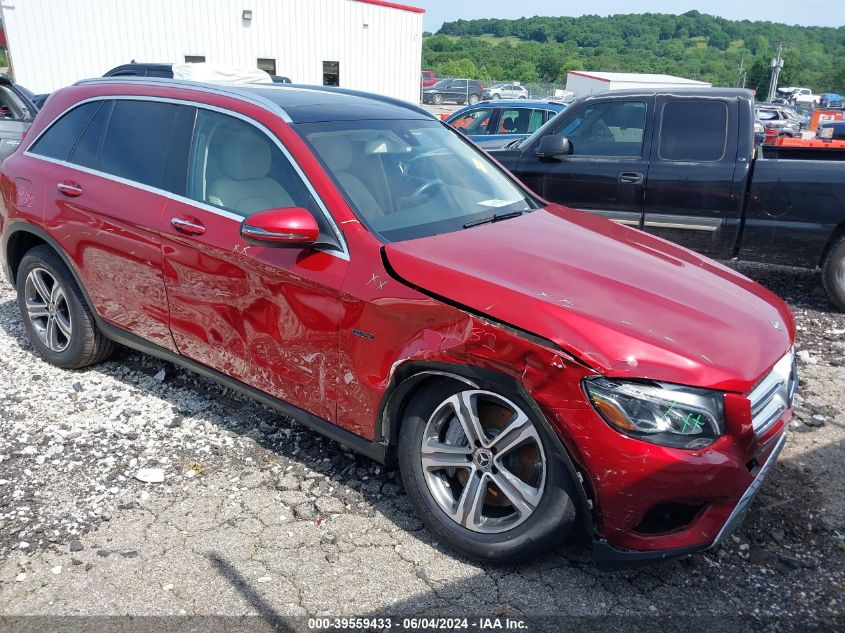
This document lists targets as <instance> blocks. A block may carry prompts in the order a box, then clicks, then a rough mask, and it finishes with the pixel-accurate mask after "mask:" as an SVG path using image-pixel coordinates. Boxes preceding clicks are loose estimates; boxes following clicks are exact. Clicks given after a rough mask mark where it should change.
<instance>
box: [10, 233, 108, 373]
mask: <svg viewBox="0 0 845 633" xmlns="http://www.w3.org/2000/svg"><path fill="white" fill-rule="evenodd" d="M15 285H16V287H17V291H18V306H19V308H20V312H21V316H22V317H23V323H24V329H25V331H26V335H27V338H29V341H30V343H32V345H33V347H35V350H36V351H37V352H38V354H39V356H41V357H42V358H43V359H44V360H46V361H47V362H49V363H52V364H53V365H57V366H59V367H62V368H64V369H81V368H83V367H87V366H88V365H93V364H94V363H98V362H100V361H102V360H105V359H106V358H107V357H108V356H109V355H111V353H112V351H113V349H114V343H112V342H111V341H110V340H108V339H107V338H105V337H104V336H103V335H102V334H101V333H100V331H99V330H98V328H97V325H96V322H95V320H94V316H93V314H92V313H91V310H90V308H89V307H88V305H87V303H86V301H85V297H84V295H83V294H82V291H81V290H80V289H79V286H78V285H77V284H76V281H75V280H74V278H73V275H72V274H71V273H70V271H69V270H68V269H67V266H65V263H64V262H63V261H62V259H61V258H60V257H59V256H58V255H57V254H56V253H55V252H54V251H53V250H52V249H50V248H49V247H47V246H36V247H35V248H33V249H32V250H30V251H29V252H28V253H27V254H26V255H24V257H23V259H22V260H21V263H20V266H19V267H18V274H17V279H16V283H15Z"/></svg>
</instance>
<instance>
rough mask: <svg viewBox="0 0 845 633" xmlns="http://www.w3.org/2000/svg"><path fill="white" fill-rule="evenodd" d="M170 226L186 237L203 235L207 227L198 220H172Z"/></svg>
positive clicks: (177, 218) (176, 218) (178, 218)
mask: <svg viewBox="0 0 845 633" xmlns="http://www.w3.org/2000/svg"><path fill="white" fill-rule="evenodd" d="M170 224H172V225H173V228H175V229H176V230H177V231H179V232H180V233H184V234H185V235H202V234H203V233H205V225H204V224H203V223H202V222H200V221H199V220H197V219H196V218H193V217H192V218H180V217H179V216H177V217H175V218H170Z"/></svg>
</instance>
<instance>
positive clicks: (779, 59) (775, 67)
mask: <svg viewBox="0 0 845 633" xmlns="http://www.w3.org/2000/svg"><path fill="white" fill-rule="evenodd" d="M782 68H783V44H778V51H777V54H776V55H775V57H773V58H772V80H771V82H770V83H769V103H771V102H772V99H774V98H775V97H776V96H777V92H778V77H779V76H780V71H781V69H782Z"/></svg>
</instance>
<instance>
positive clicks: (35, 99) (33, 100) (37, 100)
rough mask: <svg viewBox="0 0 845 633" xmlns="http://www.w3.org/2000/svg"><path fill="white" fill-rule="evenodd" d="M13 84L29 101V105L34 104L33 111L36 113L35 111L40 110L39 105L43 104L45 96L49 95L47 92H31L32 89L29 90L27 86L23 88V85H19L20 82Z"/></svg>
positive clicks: (45, 99)
mask: <svg viewBox="0 0 845 633" xmlns="http://www.w3.org/2000/svg"><path fill="white" fill-rule="evenodd" d="M13 85H14V86H15V88H17V89H18V91H19V92H20V94H21V95H22V96H23V97H24V98H25V99H27V100H28V101H29V103H30V104H31V105H33V106H35V112H36V113H37V112H38V110H40V109H41V107H42V106H43V105H44V102H45V101H47V97H49V96H50V95H49V94H40V95H37V94H35V93H34V92H32V90H29V89H27V88H24V87H23V86H21V85H20V84H13Z"/></svg>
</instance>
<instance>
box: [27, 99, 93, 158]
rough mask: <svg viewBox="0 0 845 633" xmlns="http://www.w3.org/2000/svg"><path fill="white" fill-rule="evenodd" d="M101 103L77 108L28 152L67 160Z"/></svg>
mask: <svg viewBox="0 0 845 633" xmlns="http://www.w3.org/2000/svg"><path fill="white" fill-rule="evenodd" d="M99 105H100V104H99V102H94V101H91V102H89V103H83V104H82V105H80V106H77V107H75V108H74V109H73V110H71V111H70V112H68V113H66V114H65V115H64V116H62V117H61V118H60V119H59V120H58V121H56V122H55V123H53V125H51V126H50V127H49V128H47V131H46V132H44V133H43V134H42V135H41V137H40V138H39V139H38V140H37V141H35V143H33V145H32V147H30V148H29V149H28V150H27V151H28V152H29V153H31V154H37V155H38V156H46V157H47V158H53V159H55V160H67V157H68V155H69V154H70V151H71V150H72V149H73V146H74V145H75V144H76V139H77V138H79V134H80V132H82V130H83V129H84V128H85V126H86V124H87V123H88V121H90V120H91V117H92V116H93V114H94V112H95V111H96V110H97V107H98V106H99Z"/></svg>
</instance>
